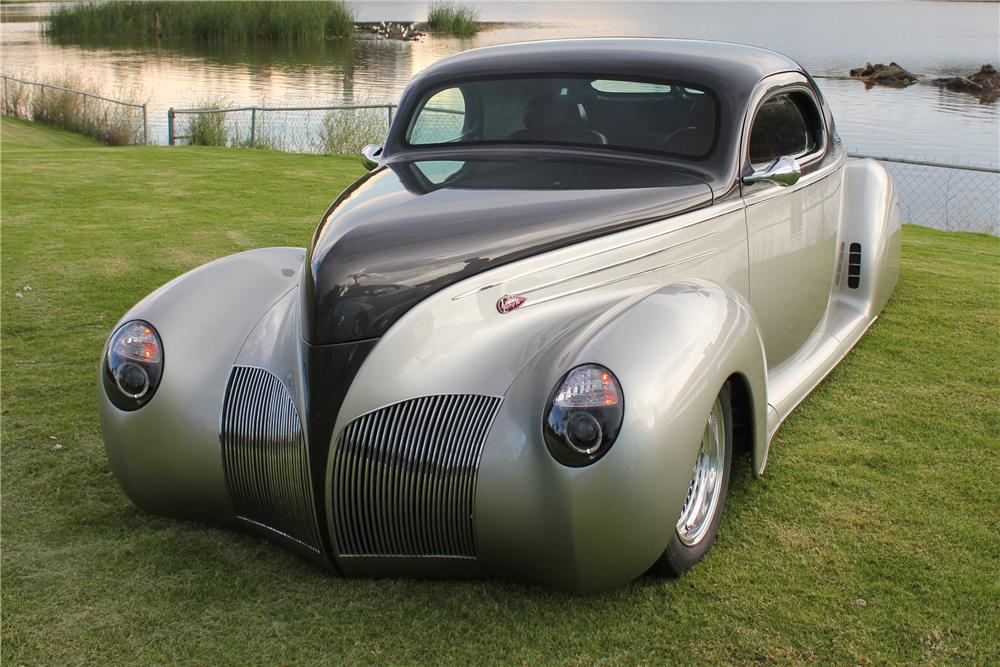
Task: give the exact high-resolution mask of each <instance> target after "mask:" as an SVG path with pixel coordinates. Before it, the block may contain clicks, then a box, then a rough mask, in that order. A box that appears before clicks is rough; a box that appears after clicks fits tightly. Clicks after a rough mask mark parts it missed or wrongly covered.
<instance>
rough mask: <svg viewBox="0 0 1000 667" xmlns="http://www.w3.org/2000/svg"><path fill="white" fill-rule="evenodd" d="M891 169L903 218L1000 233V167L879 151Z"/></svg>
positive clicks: (941, 226)
mask: <svg viewBox="0 0 1000 667" xmlns="http://www.w3.org/2000/svg"><path fill="white" fill-rule="evenodd" d="M851 157H857V158H871V159H873V160H878V161H879V162H881V163H882V164H884V165H885V166H886V168H888V170H889V172H890V173H891V174H892V180H893V183H894V184H895V185H896V191H897V193H898V195H899V204H900V208H901V209H902V217H903V222H904V223H910V224H914V225H923V226H924V227H934V228H935V229H944V230H948V231H961V232H980V233H983V234H992V235H993V236H998V235H1000V169H997V168H994V167H975V166H968V165H962V164H949V163H944V162H930V161H926V160H911V159H907V158H897V157H889V156H880V155H862V154H854V153H852V154H851Z"/></svg>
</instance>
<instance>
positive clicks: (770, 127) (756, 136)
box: [750, 93, 818, 167]
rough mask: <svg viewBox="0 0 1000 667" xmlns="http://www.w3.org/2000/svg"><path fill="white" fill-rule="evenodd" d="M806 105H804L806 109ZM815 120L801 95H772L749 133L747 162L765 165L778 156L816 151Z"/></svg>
mask: <svg viewBox="0 0 1000 667" xmlns="http://www.w3.org/2000/svg"><path fill="white" fill-rule="evenodd" d="M806 105H808V106H806ZM817 123H818V117H817V113H816V111H815V108H814V105H813V104H812V102H811V101H810V100H809V99H808V98H805V96H804V95H802V94H796V93H782V94H780V95H775V96H774V97H772V98H771V99H769V100H767V101H766V102H764V104H762V105H761V106H760V109H759V110H758V111H757V116H756V117H755V118H754V121H753V128H751V130H750V162H751V164H753V165H754V166H755V167H759V166H762V165H766V164H767V163H768V162H771V161H772V160H774V159H775V158H778V157H781V156H782V155H791V156H800V155H805V154H806V153H808V152H810V151H811V150H813V149H814V148H816V137H817V136H818V132H817V130H818V124H817Z"/></svg>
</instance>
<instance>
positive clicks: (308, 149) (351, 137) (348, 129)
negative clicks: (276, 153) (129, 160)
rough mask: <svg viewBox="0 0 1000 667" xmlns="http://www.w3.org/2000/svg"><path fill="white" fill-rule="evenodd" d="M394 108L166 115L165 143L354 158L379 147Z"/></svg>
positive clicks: (333, 107)
mask: <svg viewBox="0 0 1000 667" xmlns="http://www.w3.org/2000/svg"><path fill="white" fill-rule="evenodd" d="M395 108H396V105H394V104H388V103H384V104H343V105H331V106H317V107H265V106H252V107H226V108H223V109H173V108H172V109H170V110H168V111H167V143H168V144H170V145H171V146H176V145H178V144H191V145H207V146H230V147H247V148H269V149H273V150H281V151H289V152H296V153H342V154H355V155H356V154H357V153H359V152H360V151H361V149H362V148H363V147H364V146H365V145H366V144H372V143H382V142H383V141H384V140H385V136H386V134H388V132H389V125H390V123H391V122H392V115H393V113H394V111H395Z"/></svg>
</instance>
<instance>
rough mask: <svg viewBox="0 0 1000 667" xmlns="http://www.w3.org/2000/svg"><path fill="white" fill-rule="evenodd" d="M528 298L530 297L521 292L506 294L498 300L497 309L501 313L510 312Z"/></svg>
mask: <svg viewBox="0 0 1000 667" xmlns="http://www.w3.org/2000/svg"><path fill="white" fill-rule="evenodd" d="M527 300H528V297H525V296H521V295H520V294H504V295H503V296H502V297H500V300H499V301H497V310H498V311H500V312H501V313H509V312H512V311H514V310H517V309H518V308H520V307H521V306H522V305H523V304H524V302H525V301H527Z"/></svg>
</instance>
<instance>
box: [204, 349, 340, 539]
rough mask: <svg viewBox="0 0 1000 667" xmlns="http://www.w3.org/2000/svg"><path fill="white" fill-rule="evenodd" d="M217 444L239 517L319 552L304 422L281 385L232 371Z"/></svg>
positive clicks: (254, 372) (253, 372)
mask: <svg viewBox="0 0 1000 667" xmlns="http://www.w3.org/2000/svg"><path fill="white" fill-rule="evenodd" d="M221 441H222V465H223V470H224V471H225V475H226V488H227V490H228V492H229V498H230V500H231V501H232V503H233V507H234V508H235V510H236V514H237V516H238V517H239V518H240V519H242V520H244V521H247V522H249V523H252V524H255V525H257V526H262V527H264V528H267V529H269V530H271V531H273V532H275V533H278V534H279V535H281V536H283V537H286V538H290V539H292V540H294V541H296V542H298V543H300V544H303V545H305V546H307V547H309V548H311V549H313V550H315V551H319V549H320V546H319V545H320V538H319V528H318V526H317V524H316V511H315V507H314V505H313V500H312V494H311V491H310V486H309V463H308V454H307V452H306V442H305V436H304V434H303V432H302V422H301V420H300V419H299V413H298V410H296V409H295V403H294V402H293V401H292V397H291V395H290V394H289V393H288V390H287V389H286V388H285V385H284V384H283V383H282V382H281V380H279V379H278V378H277V377H275V376H274V375H273V374H272V373H270V372H268V371H266V370H264V369H263V368H253V367H249V366H237V367H235V368H234V369H233V373H232V375H231V376H230V378H229V387H228V389H227V390H226V399H225V403H224V405H223V409H222V433H221Z"/></svg>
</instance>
